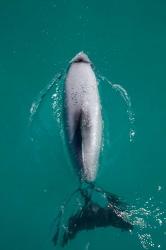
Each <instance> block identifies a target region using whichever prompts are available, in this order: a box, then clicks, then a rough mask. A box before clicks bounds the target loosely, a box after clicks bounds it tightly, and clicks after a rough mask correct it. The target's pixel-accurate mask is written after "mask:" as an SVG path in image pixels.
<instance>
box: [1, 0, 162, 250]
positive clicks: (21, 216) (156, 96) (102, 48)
mask: <svg viewBox="0 0 166 250" xmlns="http://www.w3.org/2000/svg"><path fill="white" fill-rule="evenodd" d="M165 10H166V2H165V1H162V0H160V1H154V0H153V1H142V0H140V1H129V0H127V1H106V0H105V1H102V2H99V1H98V2H97V1H76V0H75V1H74V0H71V1H64V0H62V1H53V0H52V1H51V0H48V1H32V0H30V1H18V0H15V1H0V18H1V22H0V30H1V39H0V45H1V46H0V55H1V60H0V73H1V74H0V82H1V98H0V104H1V110H2V111H1V146H0V150H1V167H0V192H1V206H0V221H1V228H0V249H2V250H22V249H24V250H30V249H31V250H36V249H40V250H46V249H48V250H49V249H54V247H53V245H52V242H51V237H52V233H53V231H54V218H55V216H56V215H57V213H58V209H59V206H60V205H61V204H62V203H63V201H64V199H65V198H66V197H67V196H68V195H70V193H71V192H72V191H73V190H74V189H75V188H76V187H77V185H78V181H77V176H76V175H75V172H74V170H73V168H72V163H71V161H70V156H69V154H68V152H67V150H66V145H65V141H64V136H63V129H62V126H61V116H60V114H61V102H62V99H61V96H62V89H63V80H61V81H59V84H55V86H54V87H53V88H52V89H51V91H50V92H49V93H48V95H47V96H46V98H45V99H44V100H43V102H42V103H41V105H40V106H39V108H38V111H37V112H34V116H33V121H31V120H30V118H31V113H30V109H31V107H32V104H33V103H35V104H36V103H37V101H38V97H40V91H41V90H42V89H43V88H45V87H46V86H49V84H50V82H51V81H52V79H53V78H54V76H55V74H56V73H59V72H61V71H62V70H65V69H66V68H67V66H68V62H69V60H70V59H71V58H72V57H73V56H74V55H75V54H76V53H78V52H79V51H81V50H84V51H85V52H86V53H88V55H89V57H90V58H91V60H92V61H93V64H94V66H95V72H96V74H97V77H98V79H99V82H100V84H99V90H100V95H101V102H102V113H103V121H104V139H103V149H102V153H101V160H100V169H99V173H98V177H97V183H98V184H99V185H100V186H102V187H104V188H105V189H106V190H108V191H110V192H113V193H115V194H118V195H119V196H120V197H122V198H123V199H125V200H126V201H127V202H128V203H129V204H130V205H131V210H130V214H129V216H130V219H131V220H132V222H133V223H134V224H135V229H134V231H133V233H126V232H121V231H120V230H117V229H115V228H111V227H110V228H106V229H104V228H102V229H96V230H93V231H89V232H81V233H80V234H78V236H77V237H76V238H75V239H74V240H73V241H71V242H70V243H69V245H68V246H67V247H66V249H80V250H81V249H85V250H99V249H113V250H121V249H125V248H127V249H132V250H133V249H134V250H137V249H166V226H165V221H166V214H165V213H166V212H165V209H166V208H165V204H166V203H165V202H166V198H165V197H166V191H165V176H166V170H165V165H166V158H165V155H166V150H165V135H166V115H165V114H166V113H165V107H166V98H165V91H166V87H165V82H166V74H165V57H166V48H165V44H166V30H165V23H166V12H165ZM102 76H104V77H107V78H108V79H109V80H110V81H111V82H112V83H113V84H120V85H121V86H123V87H124V88H125V89H126V90H127V92H128V97H130V98H131V103H132V112H133V113H132V114H133V116H134V117H135V121H134V123H131V121H130V120H129V114H128V113H127V110H128V106H127V104H126V102H125V100H124V99H123V97H121V95H120V93H119V92H118V91H116V90H115V89H113V88H112V87H111V85H110V84H109V83H108V81H106V80H104V81H103V80H101V78H102ZM57 98H58V99H57ZM33 111H34V110H33ZM134 114H135V115H134ZM131 130H133V131H134V132H135V136H134V137H133V138H132V139H133V140H132V141H131V142H130V136H129V133H130V131H131ZM58 248H59V247H57V249H58ZM59 249H60V248H59Z"/></svg>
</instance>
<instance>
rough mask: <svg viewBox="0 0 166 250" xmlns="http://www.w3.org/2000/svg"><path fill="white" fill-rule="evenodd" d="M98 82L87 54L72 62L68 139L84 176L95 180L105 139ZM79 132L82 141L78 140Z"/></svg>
mask: <svg viewBox="0 0 166 250" xmlns="http://www.w3.org/2000/svg"><path fill="white" fill-rule="evenodd" d="M97 85H98V83H97V80H96V77H95V74H94V71H93V69H92V67H91V62H90V60H89V58H88V56H87V55H86V54H84V53H83V52H80V53H79V54H77V55H76V56H75V57H74V58H73V59H72V60H71V65H70V67H69V69H68V72H67V75H66V81H65V109H66V119H67V134H68V140H69V143H70V145H71V147H72V149H73V150H74V151H75V152H74V153H75V156H76V158H77V163H78V165H79V167H80V171H81V177H82V179H84V180H87V181H94V180H95V178H96V174H97V169H98V159H99V154H100V148H101V138H102V116H101V105H100V98H99V93H98V87H97ZM78 131H79V136H80V140H79V141H77V142H76V140H78V138H77V137H78Z"/></svg>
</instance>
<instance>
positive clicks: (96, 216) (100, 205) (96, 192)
mask: <svg viewBox="0 0 166 250" xmlns="http://www.w3.org/2000/svg"><path fill="white" fill-rule="evenodd" d="M77 192H79V193H80V195H81V197H82V199H83V206H82V207H81V208H79V209H78V211H77V212H76V213H75V214H73V215H72V216H71V217H70V218H69V219H68V222H67V225H66V226H65V228H64V229H63V232H62V233H61V237H59V231H60V229H62V228H61V226H60V224H59V226H58V227H57V231H56V233H55V234H54V237H53V242H54V245H56V244H57V242H58V237H59V238H61V239H60V245H61V246H62V247H64V246H65V245H66V244H67V243H68V242H69V241H70V240H72V239H74V238H75V236H76V235H77V233H78V232H80V231H82V230H91V229H94V228H97V227H108V226H113V227H116V228H120V229H122V230H123V231H130V230H132V229H133V225H132V223H130V222H129V221H128V219H127V212H126V209H127V208H126V207H127V205H126V204H125V203H124V202H122V201H120V199H119V198H118V197H117V196H116V195H114V194H111V193H109V192H106V191H104V190H103V189H101V188H99V187H97V186H96V185H94V184H89V185H88V186H86V187H81V188H79V189H78V190H77Z"/></svg>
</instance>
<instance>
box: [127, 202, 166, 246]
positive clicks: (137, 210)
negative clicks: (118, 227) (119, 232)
mask: <svg viewBox="0 0 166 250" xmlns="http://www.w3.org/2000/svg"><path fill="white" fill-rule="evenodd" d="M137 203H138V204H137V205H134V206H132V207H131V208H130V209H129V210H128V211H127V212H125V215H124V216H126V217H127V218H128V220H130V221H131V222H132V224H133V225H134V227H135V234H136V237H137V238H138V240H139V242H140V244H141V246H142V247H143V248H144V249H151V248H160V247H161V245H160V244H159V243H158V242H157V240H156V239H155V232H156V231H158V230H159V228H161V229H162V226H163V225H164V224H165V222H166V211H165V210H164V208H162V204H163V203H162V202H158V203H157V202H156V201H155V199H154V197H149V198H148V199H147V200H145V201H142V198H139V199H137ZM142 203H143V206H142V207H138V206H139V204H142ZM163 230H164V229H163ZM160 231H162V230H160ZM133 234H134V231H133ZM163 235H164V232H163Z"/></svg>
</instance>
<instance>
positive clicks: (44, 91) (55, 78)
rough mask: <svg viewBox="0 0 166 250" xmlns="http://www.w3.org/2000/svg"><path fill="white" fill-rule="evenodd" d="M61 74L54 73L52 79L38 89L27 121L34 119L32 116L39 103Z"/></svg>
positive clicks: (35, 112)
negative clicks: (38, 91)
mask: <svg viewBox="0 0 166 250" xmlns="http://www.w3.org/2000/svg"><path fill="white" fill-rule="evenodd" d="M63 75H64V74H63V73H58V74H56V75H55V76H54V78H53V79H52V81H51V82H50V83H49V84H48V85H47V86H46V87H45V88H43V89H42V90H41V91H40V93H39V95H38V97H37V98H36V99H35V100H34V101H33V103H32V105H31V108H30V116H29V123H31V122H32V121H33V120H34V117H35V115H36V114H37V111H38V109H39V107H40V104H41V103H42V101H43V99H44V97H45V96H46V95H47V93H48V91H49V90H51V89H52V88H53V86H54V85H57V83H58V82H59V80H60V79H61V78H62V76H63Z"/></svg>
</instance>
